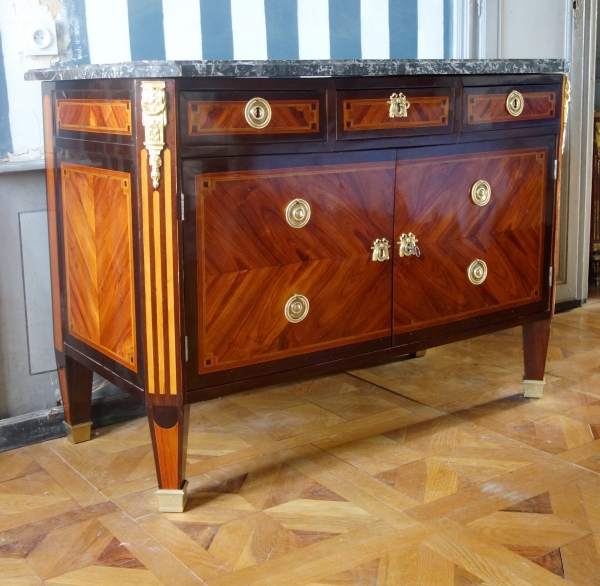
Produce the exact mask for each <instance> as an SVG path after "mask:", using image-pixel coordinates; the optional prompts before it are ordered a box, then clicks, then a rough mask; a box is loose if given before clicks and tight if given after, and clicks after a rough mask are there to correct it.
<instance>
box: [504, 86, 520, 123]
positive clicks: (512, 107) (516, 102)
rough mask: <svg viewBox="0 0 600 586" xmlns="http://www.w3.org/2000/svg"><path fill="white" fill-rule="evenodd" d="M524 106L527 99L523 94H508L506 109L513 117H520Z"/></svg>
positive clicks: (513, 92) (514, 92)
mask: <svg viewBox="0 0 600 586" xmlns="http://www.w3.org/2000/svg"><path fill="white" fill-rule="evenodd" d="M524 106H525V99H524V98H523V94H522V93H521V92H518V91H517V90H514V91H512V92H510V94H508V98H506V109H507V110H508V113H509V114H510V115H511V116H515V117H516V116H520V115H521V112H523V108H524Z"/></svg>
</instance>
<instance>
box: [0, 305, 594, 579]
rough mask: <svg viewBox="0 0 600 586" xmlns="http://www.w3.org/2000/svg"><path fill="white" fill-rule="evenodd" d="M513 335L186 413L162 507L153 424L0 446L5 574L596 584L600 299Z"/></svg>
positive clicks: (0, 540)
mask: <svg viewBox="0 0 600 586" xmlns="http://www.w3.org/2000/svg"><path fill="white" fill-rule="evenodd" d="M550 344H551V346H550V351H549V357H548V363H547V368H546V371H547V372H546V380H547V382H548V384H547V386H546V389H545V396H544V398H543V399H540V400H536V399H524V398H523V396H522V385H521V378H522V355H521V342H520V331H519V330H511V331H506V332H500V333H498V334H495V335H489V336H484V337H481V338H477V339H473V340H469V341H465V342H460V343H456V344H452V345H449V346H444V347H441V348H437V349H435V350H432V351H429V352H428V354H427V356H425V357H423V358H418V359H415V360H409V361H402V362H397V363H394V364H388V365H384V366H379V367H375V368H370V369H364V370H358V371H353V372H347V373H340V374H337V375H334V376H330V377H325V378H320V379H316V380H309V381H303V382H299V383H295V384H290V385H284V386H279V387H274V388H269V389H265V390H261V391H256V392H251V393H245V394H241V395H234V396H231V397H229V398H225V399H219V400H215V401H210V402H207V403H201V404H197V405H194V406H193V407H192V412H191V421H190V438H189V453H188V473H187V475H188V478H189V481H190V487H189V490H190V500H189V504H188V508H187V510H186V512H185V513H183V514H159V513H158V512H157V503H156V499H155V496H154V492H155V490H156V478H155V474H154V460H153V456H152V449H151V445H150V438H149V434H148V429H147V423H146V421H145V419H140V420H136V421H133V422H130V423H127V424H122V425H117V426H113V427H112V428H107V429H101V430H98V431H97V432H96V433H95V436H94V437H93V440H92V441H90V442H88V443H84V444H79V445H77V446H75V445H72V444H69V443H67V441H66V440H65V439H58V440H54V441H51V442H47V443H45V444H38V445H34V446H29V447H27V448H23V449H19V450H14V451H10V452H5V453H3V454H0V583H1V584H3V585H4V584H6V585H30V584H31V585H33V584H41V583H42V582H43V583H45V584H52V585H73V586H76V585H80V586H104V585H113V584H119V585H122V586H128V585H140V586H141V585H144V586H145V585H160V584H165V585H173V584H176V585H177V586H187V585H188V584H189V585H192V584H200V585H201V584H208V586H225V585H232V586H233V585H246V584H253V585H255V584H264V585H267V584H268V585H273V584H276V585H278V586H279V585H298V586H325V585H328V586H342V585H343V586H352V585H360V586H363V585H364V586H384V585H387V586H394V585H419V586H445V585H452V586H467V585H492V584H493V585H507V584H508V585H511V586H512V585H518V586H525V585H531V586H539V585H550V586H551V585H554V584H556V585H560V584H577V585H581V586H583V585H590V584H598V585H600V300H596V301H594V300H591V301H590V303H588V304H587V305H586V306H584V307H583V308H581V309H577V310H573V311H571V312H568V313H564V314H560V315H558V316H557V317H556V319H555V321H554V324H553V327H552V337H551V342H550Z"/></svg>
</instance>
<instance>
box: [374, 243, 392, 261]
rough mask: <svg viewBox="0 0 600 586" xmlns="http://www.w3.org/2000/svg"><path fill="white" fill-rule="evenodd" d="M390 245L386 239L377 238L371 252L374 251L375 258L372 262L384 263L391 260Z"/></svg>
mask: <svg viewBox="0 0 600 586" xmlns="http://www.w3.org/2000/svg"><path fill="white" fill-rule="evenodd" d="M390 247H391V245H390V243H389V241H388V240H387V239H386V238H377V240H375V242H373V246H371V250H372V251H373V256H372V257H371V260H374V261H379V262H383V261H386V260H389V259H390V252H389V250H390Z"/></svg>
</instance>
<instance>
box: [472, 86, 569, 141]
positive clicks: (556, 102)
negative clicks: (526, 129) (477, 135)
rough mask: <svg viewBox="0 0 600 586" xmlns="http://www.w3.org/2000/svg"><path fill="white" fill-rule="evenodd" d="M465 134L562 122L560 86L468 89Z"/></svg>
mask: <svg viewBox="0 0 600 586" xmlns="http://www.w3.org/2000/svg"><path fill="white" fill-rule="evenodd" d="M464 96H465V98H464V99H465V105H464V111H465V113H466V114H465V116H466V119H465V124H464V128H463V130H464V131H465V132H470V131H475V130H484V129H488V128H514V127H518V126H524V125H539V124H553V123H557V122H559V121H560V88H559V87H558V86H529V87H521V86H517V87H512V86H502V87H492V88H479V87H478V88H470V87H467V88H465V89H464Z"/></svg>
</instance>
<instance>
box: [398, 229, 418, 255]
mask: <svg viewBox="0 0 600 586" xmlns="http://www.w3.org/2000/svg"><path fill="white" fill-rule="evenodd" d="M417 242H419V241H418V240H417V238H416V236H415V235H414V234H413V233H412V232H409V233H408V234H402V236H400V240H398V244H399V245H400V256H416V257H417V258H419V257H420V256H421V251H420V250H419V247H418V246H417Z"/></svg>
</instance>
